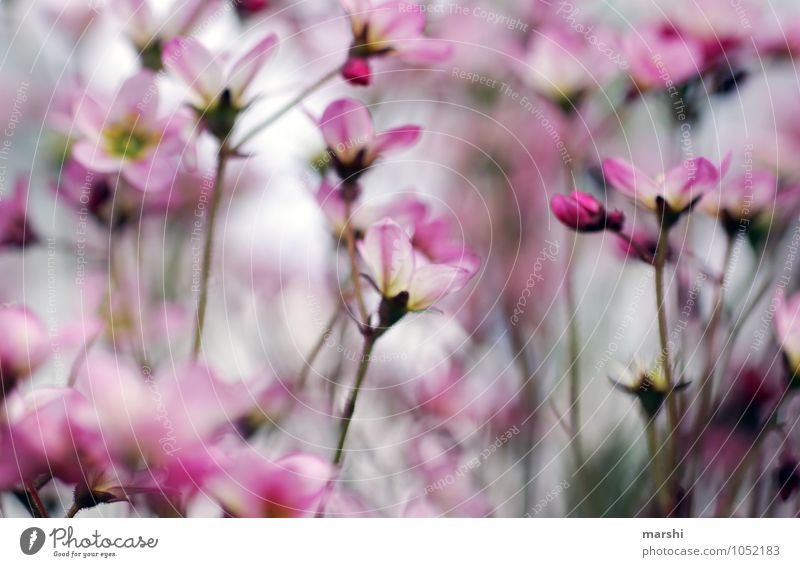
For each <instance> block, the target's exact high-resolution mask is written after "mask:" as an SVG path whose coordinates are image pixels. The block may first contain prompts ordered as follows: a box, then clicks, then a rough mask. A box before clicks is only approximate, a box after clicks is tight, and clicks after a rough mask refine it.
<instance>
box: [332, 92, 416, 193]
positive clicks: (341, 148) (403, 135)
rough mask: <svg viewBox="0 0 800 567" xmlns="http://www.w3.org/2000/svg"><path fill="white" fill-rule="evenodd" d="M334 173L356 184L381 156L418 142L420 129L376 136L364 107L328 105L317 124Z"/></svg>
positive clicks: (353, 102) (353, 103) (395, 130)
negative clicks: (331, 158)
mask: <svg viewBox="0 0 800 567" xmlns="http://www.w3.org/2000/svg"><path fill="white" fill-rule="evenodd" d="M319 128H320V130H321V131H322V137H323V138H324V140H325V143H326V144H327V145H328V150H329V151H330V153H331V154H332V156H333V165H334V168H335V169H336V173H337V174H338V175H339V177H340V178H341V179H342V180H343V181H345V182H348V183H349V182H352V181H355V178H357V177H358V176H359V175H360V174H361V173H363V171H364V170H365V169H367V168H369V167H370V166H371V165H372V164H373V163H375V160H377V159H378V158H379V157H381V156H382V155H383V154H385V153H388V152H391V151H394V150H398V149H403V148H407V147H409V146H412V145H414V144H415V143H416V142H417V140H418V139H419V136H420V132H421V129H420V127H419V126H412V125H405V126H399V127H397V128H392V129H391V130H387V131H385V132H380V133H376V132H375V129H374V126H373V124H372V116H370V113H369V110H367V107H366V106H364V105H363V104H361V103H360V102H359V101H357V100H353V99H350V98H343V99H339V100H337V101H335V102H333V103H331V104H330V105H329V106H328V108H326V109H325V112H324V113H323V114H322V118H320V120H319Z"/></svg>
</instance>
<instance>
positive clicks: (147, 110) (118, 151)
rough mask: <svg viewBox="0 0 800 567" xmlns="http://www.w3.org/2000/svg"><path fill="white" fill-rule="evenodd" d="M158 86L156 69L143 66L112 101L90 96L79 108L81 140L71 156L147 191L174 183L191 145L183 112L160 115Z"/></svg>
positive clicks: (74, 147)
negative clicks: (154, 72) (187, 140)
mask: <svg viewBox="0 0 800 567" xmlns="http://www.w3.org/2000/svg"><path fill="white" fill-rule="evenodd" d="M158 101H159V96H158V88H157V85H156V77H155V75H154V74H153V73H152V72H151V71H140V72H139V73H137V74H136V75H134V76H133V77H131V78H130V79H128V80H127V81H125V83H124V84H123V85H122V87H121V88H120V90H119V92H118V93H117V96H116V98H115V99H114V100H113V102H111V103H108V104H102V103H100V102H98V101H96V100H95V99H93V98H91V97H90V96H88V95H87V96H86V97H84V98H83V99H82V101H81V102H80V104H79V105H78V106H77V108H76V109H75V130H76V132H77V133H78V139H77V140H76V141H75V143H74V145H73V147H72V157H73V158H74V159H75V160H77V161H78V162H79V163H80V164H81V165H83V166H84V167H85V168H87V169H89V170H92V171H94V172H97V173H100V174H117V173H119V174H121V176H122V178H123V179H124V180H125V181H126V182H127V183H129V184H130V185H131V186H133V187H135V188H137V189H140V190H142V191H145V190H147V191H164V190H166V189H168V188H169V186H170V185H171V183H172V180H173V178H174V176H175V173H176V171H177V169H178V167H179V164H180V157H181V155H182V153H183V151H184V149H185V147H186V141H185V137H184V130H185V129H186V127H187V126H189V124H190V123H189V117H188V116H186V115H184V114H183V113H175V114H173V115H172V116H169V117H164V118H160V117H159V116H158Z"/></svg>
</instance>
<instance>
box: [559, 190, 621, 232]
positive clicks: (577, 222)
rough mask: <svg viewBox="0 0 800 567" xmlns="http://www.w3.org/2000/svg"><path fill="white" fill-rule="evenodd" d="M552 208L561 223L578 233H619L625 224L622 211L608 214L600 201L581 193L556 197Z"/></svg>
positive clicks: (576, 192) (575, 192)
mask: <svg viewBox="0 0 800 567" xmlns="http://www.w3.org/2000/svg"><path fill="white" fill-rule="evenodd" d="M550 208H551V209H552V211H553V214H554V215H555V216H556V218H557V219H558V220H559V221H561V222H562V223H563V224H564V225H565V226H566V227H567V228H571V229H572V230H574V231H576V232H600V231H603V230H606V229H608V230H610V231H612V232H619V231H620V230H622V225H623V223H624V222H625V215H623V214H622V212H621V211H614V212H612V213H608V212H607V211H606V209H605V207H604V206H603V205H602V204H601V203H600V201H598V200H597V199H595V198H594V197H593V196H591V195H589V194H587V193H582V192H580V191H574V192H572V193H571V194H570V195H567V196H564V195H556V196H554V197H553V198H552V200H551V201H550Z"/></svg>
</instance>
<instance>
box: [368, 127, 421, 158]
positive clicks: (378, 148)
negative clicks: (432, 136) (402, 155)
mask: <svg viewBox="0 0 800 567" xmlns="http://www.w3.org/2000/svg"><path fill="white" fill-rule="evenodd" d="M421 134H422V129H421V128H420V127H419V126H413V125H407V126H400V127H398V128H392V129H391V130H387V131H385V132H381V133H380V134H378V135H377V136H375V146H374V153H375V154H376V155H380V154H382V153H384V152H388V151H392V150H397V149H401V148H407V147H409V146H413V145H414V144H416V143H417V140H419V137H420V135H421Z"/></svg>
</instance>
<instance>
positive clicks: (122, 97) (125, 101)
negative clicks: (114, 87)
mask: <svg viewBox="0 0 800 567" xmlns="http://www.w3.org/2000/svg"><path fill="white" fill-rule="evenodd" d="M157 114H158V87H157V86H156V75H155V73H153V72H152V71H150V70H148V69H143V70H141V71H139V72H138V73H136V74H135V75H134V76H132V77H130V78H129V79H127V80H126V81H125V82H124V83H122V86H121V87H120V89H119V91H118V92H117V96H116V98H114V100H113V101H112V103H111V108H110V109H109V111H108V116H107V118H106V123H108V124H117V123H120V122H122V123H126V122H130V121H131V119H132V118H134V119H135V121H136V127H137V128H144V129H147V128H150V127H152V125H153V124H154V123H155V121H156V116H157Z"/></svg>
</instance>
